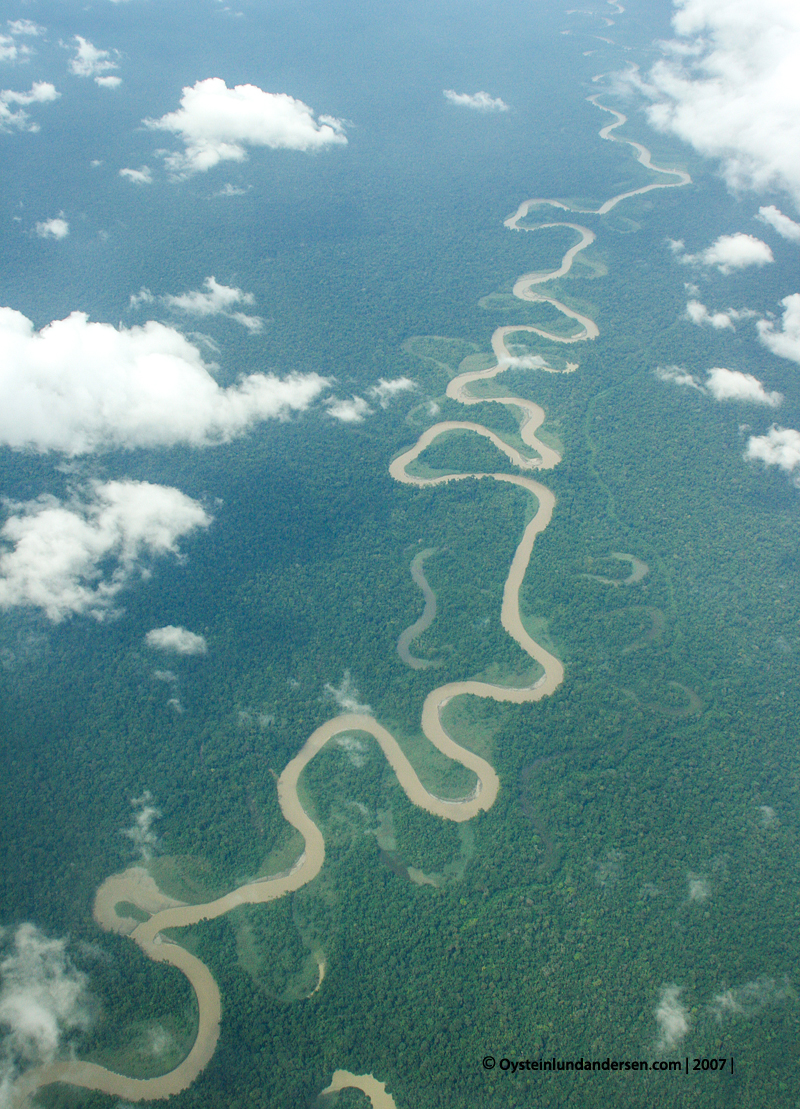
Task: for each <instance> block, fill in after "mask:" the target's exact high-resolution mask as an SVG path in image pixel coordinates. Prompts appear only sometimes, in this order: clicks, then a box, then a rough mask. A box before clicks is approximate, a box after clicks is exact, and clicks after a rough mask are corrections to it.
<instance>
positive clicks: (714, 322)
mask: <svg viewBox="0 0 800 1109" xmlns="http://www.w3.org/2000/svg"><path fill="white" fill-rule="evenodd" d="M735 315H736V313H734V311H733V309H730V310H729V311H727V312H709V310H708V309H707V308H706V306H705V304H703V303H701V301H699V300H690V301H689V303H688V304H687V305H686V316H687V318H688V319H690V320H691V321H692V323H696V324H697V325H698V326H702V325H703V324H708V326H709V327H713V328H715V329H716V330H717V331H721V330H722V329H723V328H726V327H729V328H731V330H735V328H734V327H733V320H734V316H735Z"/></svg>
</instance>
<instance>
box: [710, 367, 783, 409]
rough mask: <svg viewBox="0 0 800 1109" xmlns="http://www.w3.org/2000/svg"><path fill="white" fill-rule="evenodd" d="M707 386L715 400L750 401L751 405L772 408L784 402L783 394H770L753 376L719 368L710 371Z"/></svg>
mask: <svg viewBox="0 0 800 1109" xmlns="http://www.w3.org/2000/svg"><path fill="white" fill-rule="evenodd" d="M706 386H707V388H708V391H709V393H711V395H712V397H714V399H715V400H741V401H749V402H750V403H751V404H766V405H768V406H769V407H771V408H777V407H778V405H779V404H780V403H781V402H782V400H783V396H782V394H781V393H768V392H767V391H766V389H765V388H764V386H763V385H762V384H761V382H760V381H759V380H758V379H757V378H755V377H753V375H752V374H743V373H740V371H739V370H725V369H722V368H721V367H719V366H718V367H716V368H715V369H713V370H709V371H708V378H707V380H706Z"/></svg>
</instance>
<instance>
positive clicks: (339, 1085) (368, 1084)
mask: <svg viewBox="0 0 800 1109" xmlns="http://www.w3.org/2000/svg"><path fill="white" fill-rule="evenodd" d="M348 1086H352V1087H354V1088H355V1089H357V1090H363V1091H364V1093H365V1094H366V1095H367V1097H368V1098H369V1100H370V1101H371V1102H372V1109H397V1102H396V1101H395V1100H394V1098H393V1097H392V1095H391V1094H387V1092H386V1083H385V1082H379V1081H378V1080H377V1078H373V1077H372V1075H371V1074H351V1073H350V1071H349V1070H337V1071H334V1072H333V1080H332V1082H331V1084H330V1086H327V1087H326V1088H325V1089H324V1090H323V1091H322V1093H323V1094H336V1093H338V1092H339V1090H344V1089H345V1088H346V1087H348Z"/></svg>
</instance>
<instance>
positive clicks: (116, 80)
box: [94, 77, 122, 89]
mask: <svg viewBox="0 0 800 1109" xmlns="http://www.w3.org/2000/svg"><path fill="white" fill-rule="evenodd" d="M94 83H95V84H96V85H99V86H100V88H101V89H118V88H119V86H120V85H121V84H122V78H121V77H95V79H94Z"/></svg>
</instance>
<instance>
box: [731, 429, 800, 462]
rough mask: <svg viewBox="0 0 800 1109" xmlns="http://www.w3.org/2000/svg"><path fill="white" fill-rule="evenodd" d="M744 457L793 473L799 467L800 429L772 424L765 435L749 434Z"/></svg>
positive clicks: (750, 460) (749, 460)
mask: <svg viewBox="0 0 800 1109" xmlns="http://www.w3.org/2000/svg"><path fill="white" fill-rule="evenodd" d="M744 457H745V459H746V460H747V461H748V462H754V461H760V462H763V463H764V464H765V465H766V466H779V467H780V468H781V469H782V470H785V471H786V473H789V474H791V473H794V471H795V470H797V468H798V467H800V431H795V430H794V428H791V427H776V426H775V425H774V424H773V426H772V427H771V428H770V429H769V431H768V432H767V434H766V435H751V437H750V438H749V439H748V441H747V447H746V449H745V452H744Z"/></svg>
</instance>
